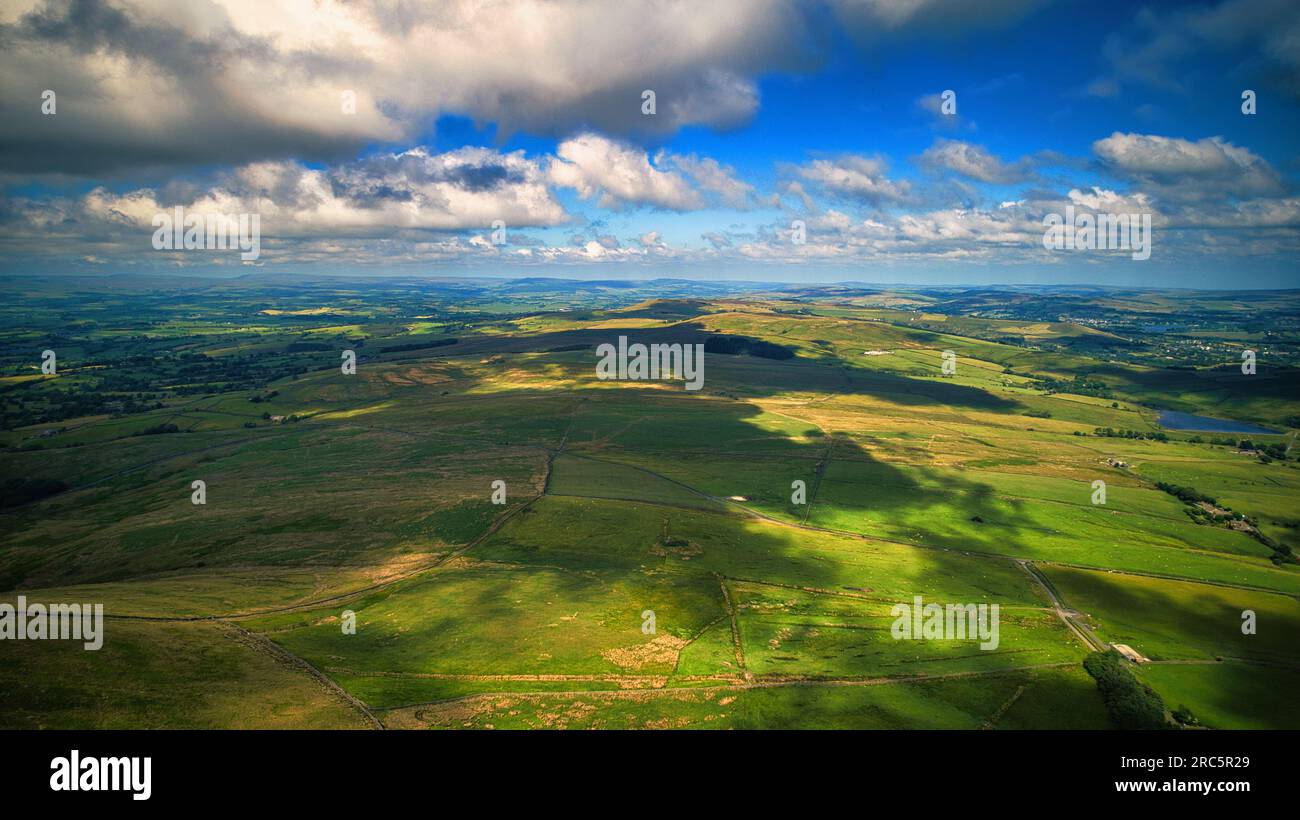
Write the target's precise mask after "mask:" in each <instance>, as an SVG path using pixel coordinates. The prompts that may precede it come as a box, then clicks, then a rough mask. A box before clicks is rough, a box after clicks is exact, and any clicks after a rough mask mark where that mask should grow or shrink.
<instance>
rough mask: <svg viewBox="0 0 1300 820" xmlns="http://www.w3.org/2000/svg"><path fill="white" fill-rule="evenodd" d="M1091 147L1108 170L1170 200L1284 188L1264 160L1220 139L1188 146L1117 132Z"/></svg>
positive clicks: (1266, 192)
mask: <svg viewBox="0 0 1300 820" xmlns="http://www.w3.org/2000/svg"><path fill="white" fill-rule="evenodd" d="M1092 148H1093V152H1094V153H1095V154H1096V155H1097V157H1098V158H1099V159H1100V160H1101V162H1102V163H1103V165H1104V166H1105V167H1106V168H1107V169H1108V170H1110V171H1112V172H1114V173H1116V174H1119V175H1121V176H1124V177H1128V178H1131V179H1134V180H1137V181H1139V182H1142V183H1145V184H1146V185H1148V186H1150V187H1152V188H1153V189H1154V190H1156V191H1158V193H1159V194H1160V195H1161V196H1163V197H1166V198H1169V199H1221V198H1222V197H1223V196H1224V195H1225V194H1227V195H1231V196H1236V197H1258V196H1276V195H1278V194H1281V193H1282V192H1283V191H1284V189H1285V186H1284V185H1283V183H1282V180H1281V178H1280V177H1279V175H1278V173H1277V172H1276V171H1275V170H1274V169H1273V167H1272V166H1270V165H1269V164H1268V163H1267V162H1266V161H1265V160H1263V159H1262V158H1260V157H1259V156H1257V155H1255V154H1254V153H1252V152H1251V151H1250V150H1248V149H1246V148H1241V147H1239V146H1236V145H1233V144H1232V143H1230V142H1227V141H1226V140H1224V139H1223V138H1222V137H1207V138H1205V139H1201V140H1196V141H1192V140H1186V139H1181V138H1177V137H1162V136H1155V135H1149V134H1125V133H1120V132H1118V131H1116V132H1115V133H1113V134H1111V135H1110V136H1109V137H1106V138H1105V139H1101V140H1097V141H1096V142H1094V143H1093V146H1092Z"/></svg>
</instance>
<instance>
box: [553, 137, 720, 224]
mask: <svg viewBox="0 0 1300 820" xmlns="http://www.w3.org/2000/svg"><path fill="white" fill-rule="evenodd" d="M556 154H557V156H556V158H555V159H554V160H552V161H551V163H550V166H549V169H548V173H549V175H550V179H551V182H553V183H554V184H556V185H559V186H561V187H564V188H572V189H574V190H575V191H577V192H578V195H579V196H581V197H582V198H584V199H590V198H593V197H598V204H599V205H600V207H602V208H621V207H623V206H625V205H650V206H653V207H657V208H664V209H667V210H673V211H688V210H693V209H696V208H699V207H702V205H703V204H704V200H703V198H702V197H701V196H700V195H699V193H698V192H696V191H695V190H694V189H693V188H692V187H691V186H690V185H689V184H688V183H687V182H686V180H685V179H684V178H683V177H682V176H681V175H680V174H678V173H677V172H675V171H670V170H661V169H659V168H656V167H655V166H654V165H652V164H651V163H650V158H649V157H648V156H646V153H645V152H644V151H642V150H641V149H639V148H635V147H633V146H630V145H627V144H625V143H621V142H617V141H615V140H612V139H609V138H608V137H602V136H600V135H598V134H592V133H587V134H582V135H580V136H577V137H574V138H572V139H568V140H565V141H564V142H562V143H560V145H559V147H558V148H557V149H556Z"/></svg>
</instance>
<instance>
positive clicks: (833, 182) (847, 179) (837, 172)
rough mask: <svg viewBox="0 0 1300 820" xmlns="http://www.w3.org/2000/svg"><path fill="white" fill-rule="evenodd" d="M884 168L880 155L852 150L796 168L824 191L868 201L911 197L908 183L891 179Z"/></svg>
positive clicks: (897, 201) (807, 179)
mask: <svg viewBox="0 0 1300 820" xmlns="http://www.w3.org/2000/svg"><path fill="white" fill-rule="evenodd" d="M886 171H887V166H886V164H885V161H884V160H883V159H881V158H880V157H864V156H859V155H856V154H844V155H842V156H839V157H835V158H834V159H815V160H813V161H812V162H809V163H807V164H805V165H802V166H799V167H798V169H797V173H798V174H799V176H801V177H802V178H803V179H804V180H806V181H808V182H810V183H812V184H814V185H816V186H818V187H820V188H821V189H823V190H825V191H827V192H830V193H832V194H836V195H839V196H844V197H849V198H852V199H858V200H861V201H863V202H867V203H870V204H872V205H881V204H889V203H902V202H906V201H908V200H909V199H911V185H910V184H909V183H908V182H907V181H906V180H904V181H901V182H894V181H893V180H891V179H889V178H888V176H886Z"/></svg>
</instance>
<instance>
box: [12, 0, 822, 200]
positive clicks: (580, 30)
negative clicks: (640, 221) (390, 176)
mask: <svg viewBox="0 0 1300 820" xmlns="http://www.w3.org/2000/svg"><path fill="white" fill-rule="evenodd" d="M807 11H808V10H807V9H806V8H804V7H801V6H799V5H798V4H791V3H787V2H783V0H718V1H717V2H711V3H707V4H703V5H701V4H698V3H694V2H688V0H662V1H661V2H649V0H644V1H643V2H633V1H632V0H629V2H622V3H617V4H608V3H600V2H589V1H586V0H583V1H580V2H572V3H563V4H551V3H547V2H543V0H518V2H500V1H497V2H492V1H489V2H479V1H478V0H448V2H439V3H436V4H416V3H408V2H403V0H362V2H342V0H317V1H316V2H307V0H297V1H294V2H284V3H272V4H268V3H265V2H261V0H192V1H191V2H187V3H185V4H183V5H181V6H177V5H176V4H174V3H172V2H166V1H165V0H14V2H11V3H6V4H4V6H3V7H0V101H2V102H0V157H2V158H3V159H0V169H3V170H8V171H11V172H24V173H30V172H42V171H46V172H54V171H57V172H61V173H66V174H86V175H94V174H103V173H109V172H114V171H122V170H125V169H132V168H147V167H176V166H183V165H208V166H210V165H213V164H220V163H226V164H239V163H243V162H248V161H255V160H260V159H268V158H282V157H287V156H293V157H296V158H308V159H318V160H322V159H323V160H329V159H338V158H345V157H348V156H352V155H355V153H356V152H357V151H358V150H359V149H361V148H362V147H364V146H366V145H369V144H374V143H376V142H378V143H388V142H399V141H409V140H411V139H413V138H414V136H415V135H416V134H418V133H419V132H420V130H421V129H422V128H424V127H426V126H427V124H428V123H429V122H431V121H432V120H433V118H435V117H436V116H438V115H439V114H442V113H457V114H465V115H469V116H471V117H473V118H475V119H476V120H478V121H480V122H493V123H496V124H498V126H499V128H500V131H501V132H502V133H506V134H508V133H510V132H512V131H515V130H521V129H525V130H528V131H530V132H533V133H538V134H550V135H557V136H563V135H565V134H568V133H572V132H573V131H574V130H577V129H579V128H580V127H584V126H585V127H590V128H596V129H600V130H602V131H606V132H610V133H616V134H623V133H629V132H645V133H660V134H662V133H671V132H673V131H674V130H676V129H678V128H680V127H682V126H684V125H705V126H710V127H714V128H728V127H732V126H735V125H738V124H740V123H743V122H745V121H746V120H747V119H748V118H749V117H751V116H752V115H753V114H754V112H755V110H756V109H757V106H758V92H757V86H756V84H755V82H754V77H755V76H757V75H758V74H759V73H763V72H769V71H781V70H797V69H799V68H801V67H803V66H806V65H810V64H811V62H812V60H813V57H812V56H811V54H810V52H809V50H808V49H809V46H808V42H809V40H808V31H807V27H808V20H807ZM686 19H689V21H690V23H689V31H690V36H683V22H682V21H683V20H686ZM47 88H48V89H51V90H54V91H55V92H56V94H57V95H58V96H57V100H58V114H57V115H56V116H54V117H44V116H42V115H41V114H40V110H39V108H40V100H41V92H42V91H43V90H45V89H47ZM645 89H652V90H654V91H655V93H656V95H657V110H656V113H655V115H654V116H645V115H643V114H642V112H641V93H642V91H643V90H645ZM345 91H351V92H353V93H354V94H355V113H346V112H345V111H344V106H343V100H342V95H343V93H344V92H345Z"/></svg>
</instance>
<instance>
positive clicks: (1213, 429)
mask: <svg viewBox="0 0 1300 820" xmlns="http://www.w3.org/2000/svg"><path fill="white" fill-rule="evenodd" d="M1156 420H1157V421H1158V422H1159V423H1160V426H1161V427H1164V428H1165V429H1168V430H1187V431H1190V432H1196V433H1252V434H1254V435H1257V436H1263V435H1274V436H1275V435H1277V434H1278V431H1277V430H1270V429H1268V428H1267V427H1260V426H1259V425H1258V424H1247V423H1246V422H1244V421H1233V420H1231V419H1214V418H1210V417H1209V416H1194V415H1192V414H1191V413H1179V412H1178V411H1177V410H1161V411H1160V417H1159V418H1158V419H1156Z"/></svg>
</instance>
